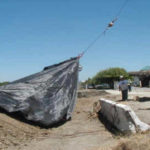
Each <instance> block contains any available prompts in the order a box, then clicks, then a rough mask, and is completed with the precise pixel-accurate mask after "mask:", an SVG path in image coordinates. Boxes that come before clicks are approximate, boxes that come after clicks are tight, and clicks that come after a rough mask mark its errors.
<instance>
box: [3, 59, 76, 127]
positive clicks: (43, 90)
mask: <svg viewBox="0 0 150 150" xmlns="http://www.w3.org/2000/svg"><path fill="white" fill-rule="evenodd" d="M78 71H79V59H78V58H77V57H75V58H71V59H69V60H67V61H64V62H62V63H59V64H55V65H52V66H48V67H45V68H44V70H43V71H41V72H39V73H36V74H33V75H30V76H28V77H25V78H22V79H20V80H16V81H14V82H11V83H9V84H7V85H5V86H1V87H0V107H1V108H3V109H5V110H6V111H8V112H21V114H23V115H24V117H25V118H26V119H27V120H32V121H35V122H39V123H41V124H43V125H46V126H47V125H53V124H55V123H58V122H59V121H61V120H62V119H64V118H65V119H66V120H67V119H69V118H70V117H71V115H72V112H73V109H74V106H75V102H76V95H77V83H78Z"/></svg>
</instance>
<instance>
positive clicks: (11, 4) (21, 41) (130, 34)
mask: <svg viewBox="0 0 150 150" xmlns="http://www.w3.org/2000/svg"><path fill="white" fill-rule="evenodd" d="M123 3H124V0H113V1H112V0H0V82H3V81H13V80H16V79H19V78H22V77H24V76H27V75H30V74H33V73H36V72H39V71H41V70H42V69H43V68H44V67H45V66H49V65H53V64H55V63H59V62H61V61H64V60H66V59H69V58H70V57H75V56H77V55H78V54H80V53H81V52H82V51H83V50H84V49H85V48H86V47H87V46H88V45H89V43H91V42H92V41H93V40H94V39H95V38H96V37H97V36H98V35H99V34H100V33H101V32H102V31H103V30H104V29H105V27H106V26H107V24H108V23H109V22H110V21H111V20H112V19H113V18H114V16H115V15H116V14H117V13H118V11H119V9H120V7H121V6H122V4H123ZM149 8H150V1H149V0H142V1H141V0H129V2H128V3H127V5H126V7H125V9H124V10H123V11H122V13H121V16H120V17H119V18H118V21H117V22H116V23H115V25H114V27H112V28H111V30H109V31H108V32H107V33H106V34H105V36H103V37H102V38H100V39H99V40H98V41H97V42H96V43H95V45H93V46H92V47H91V49H89V51H88V52H87V53H86V54H85V55H84V56H83V57H82V58H81V60H80V64H81V66H82V67H83V70H82V71H81V72H80V75H79V76H80V77H79V78H80V80H81V81H84V80H86V79H87V78H88V77H93V76H94V75H95V74H96V73H97V72H99V71H101V70H104V69H107V68H110V67H121V68H125V69H126V70H127V71H138V70H140V69H141V68H143V67H144V66H147V65H150V29H149V28H150V19H149V18H150V9H149Z"/></svg>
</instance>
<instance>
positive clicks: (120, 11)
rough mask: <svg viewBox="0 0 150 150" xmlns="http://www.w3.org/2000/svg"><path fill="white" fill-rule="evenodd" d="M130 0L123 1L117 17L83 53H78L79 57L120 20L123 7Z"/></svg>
mask: <svg viewBox="0 0 150 150" xmlns="http://www.w3.org/2000/svg"><path fill="white" fill-rule="evenodd" d="M128 2H129V0H125V2H124V3H123V5H122V6H121V8H120V9H119V11H118V13H117V14H116V15H115V18H114V19H113V20H112V21H111V22H110V23H109V24H108V26H107V27H106V28H105V30H104V31H103V32H101V33H100V34H99V35H98V36H97V37H96V38H95V39H94V40H93V41H92V42H91V43H90V44H89V45H88V46H87V48H85V49H84V51H83V52H82V53H80V54H79V55H78V58H81V57H82V56H83V55H84V54H85V53H87V51H88V50H89V49H90V48H91V47H92V46H93V45H94V44H95V43H96V42H97V41H98V40H99V39H100V38H101V37H102V36H103V35H105V33H106V32H107V31H108V30H109V29H110V28H111V27H113V25H114V23H115V22H116V21H117V20H118V18H119V17H120V15H121V13H122V11H123V9H124V8H125V6H126V5H127V3H128Z"/></svg>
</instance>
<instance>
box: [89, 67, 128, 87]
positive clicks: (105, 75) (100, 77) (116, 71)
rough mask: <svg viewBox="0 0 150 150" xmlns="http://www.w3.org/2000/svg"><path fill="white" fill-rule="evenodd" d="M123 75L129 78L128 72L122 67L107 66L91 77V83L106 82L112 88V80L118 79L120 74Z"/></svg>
mask: <svg viewBox="0 0 150 150" xmlns="http://www.w3.org/2000/svg"><path fill="white" fill-rule="evenodd" d="M121 75H122V76H124V77H125V78H129V75H128V73H127V72H126V70H125V69H123V68H109V69H106V70H103V71H100V72H98V73H97V74H96V75H95V76H94V77H93V78H92V83H94V84H101V83H108V84H110V86H111V88H113V82H114V81H119V78H120V76H121Z"/></svg>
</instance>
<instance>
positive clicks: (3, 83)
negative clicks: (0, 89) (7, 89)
mask: <svg viewBox="0 0 150 150" xmlns="http://www.w3.org/2000/svg"><path fill="white" fill-rule="evenodd" d="M8 83H9V82H0V86H2V85H6V84H8Z"/></svg>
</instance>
